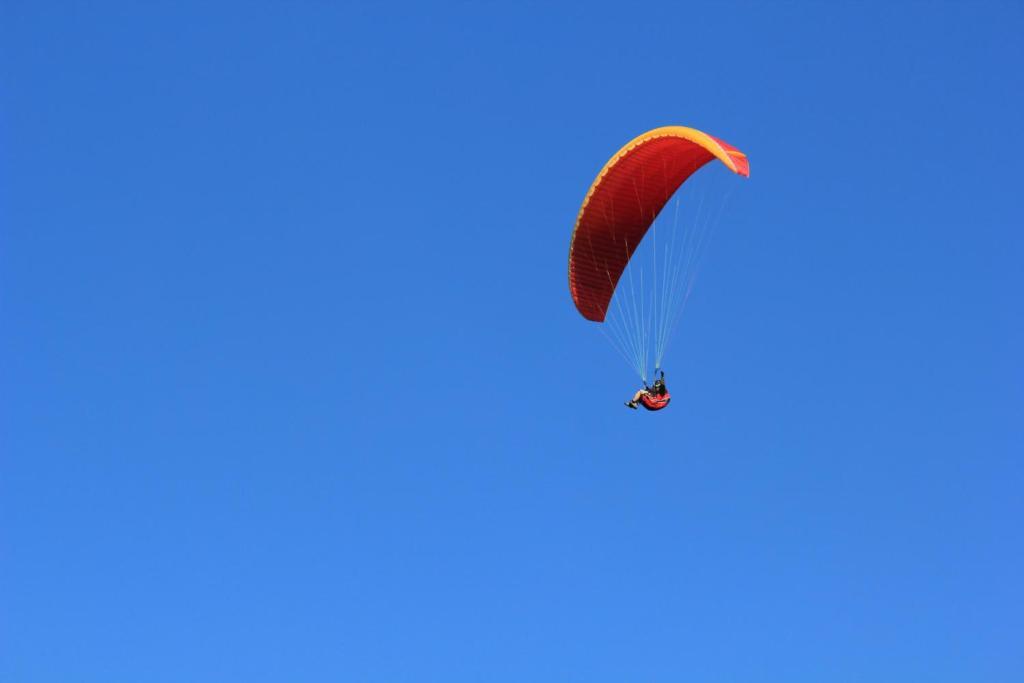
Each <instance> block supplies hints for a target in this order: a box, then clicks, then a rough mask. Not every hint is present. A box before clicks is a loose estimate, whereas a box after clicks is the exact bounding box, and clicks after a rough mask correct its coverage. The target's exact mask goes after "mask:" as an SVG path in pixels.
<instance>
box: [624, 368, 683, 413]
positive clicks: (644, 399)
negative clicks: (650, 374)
mask: <svg viewBox="0 0 1024 683" xmlns="http://www.w3.org/2000/svg"><path fill="white" fill-rule="evenodd" d="M671 400H672V395H671V394H669V393H668V387H667V386H665V373H664V372H663V373H661V377H659V378H658V379H656V380H654V385H653V386H650V387H649V386H647V385H646V384H645V385H644V388H643V389H641V390H640V391H638V392H636V393H635V394H633V398H631V399H630V400H628V401H626V407H627V408H632V409H633V410H636V409H637V406H643V407H644V408H646V409H647V410H661V409H662V408H667V407H668V404H669V401H671Z"/></svg>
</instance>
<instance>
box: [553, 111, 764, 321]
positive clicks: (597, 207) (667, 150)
mask: <svg viewBox="0 0 1024 683" xmlns="http://www.w3.org/2000/svg"><path fill="white" fill-rule="evenodd" d="M714 159H718V160H719V161H721V162H722V163H723V164H724V165H725V166H726V167H727V168H728V169H729V170H730V171H732V172H733V173H736V174H738V175H741V176H745V177H746V176H749V175H750V164H749V163H748V162H747V157H746V155H745V154H744V153H743V152H740V151H739V150H738V149H736V148H735V147H733V146H732V145H730V144H728V143H726V142H723V141H722V140H719V139H717V138H714V137H712V136H710V135H708V134H707V133H702V132H701V131H699V130H696V129H694V128H686V127H684V126H665V127H662V128H655V129H654V130H651V131H648V132H646V133H644V134H643V135H640V136H638V137H636V138H634V139H633V140H631V141H630V142H629V143H627V144H626V145H625V146H624V147H623V148H622V149H620V150H619V151H618V152H617V153H616V154H615V155H614V156H613V157H612V158H611V159H610V160H609V161H608V163H607V164H605V165H604V168H602V169H601V172H600V173H598V174H597V178H596V179H595V180H594V182H593V184H592V185H591V186H590V189H589V190H588V191H587V195H586V198H585V199H584V200H583V205H582V206H581V207H580V212H579V215H578V216H577V218H576V226H575V228H574V229H573V233H572V240H571V242H570V245H569V291H570V292H571V293H572V300H573V302H574V303H575V304H576V308H577V309H578V310H579V312H580V313H581V314H582V315H583V317H584V318H586V319H588V320H593V321H595V322H602V321H603V320H604V319H605V315H606V314H607V311H608V305H609V303H610V302H611V299H612V295H613V294H614V293H615V287H616V285H617V284H618V282H619V278H620V277H621V276H622V272H623V271H624V270H625V268H626V265H627V264H628V263H629V259H630V258H631V257H632V255H633V252H634V251H635V250H636V248H637V246H638V245H639V244H640V241H641V240H642V239H643V237H644V235H645V234H646V233H647V229H648V228H649V227H650V226H651V223H653V222H654V219H655V218H656V217H657V216H658V213H659V212H661V210H662V208H663V207H664V206H665V203H666V202H668V200H669V199H670V198H671V197H672V195H673V194H674V193H675V192H676V190H678V189H679V187H680V186H681V185H682V184H683V183H684V182H686V180H687V178H689V177H690V176H691V175H693V174H694V173H695V172H696V171H697V170H698V169H700V168H701V167H702V166H704V165H705V164H706V163H708V162H709V161H712V160H714Z"/></svg>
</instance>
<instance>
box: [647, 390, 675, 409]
mask: <svg viewBox="0 0 1024 683" xmlns="http://www.w3.org/2000/svg"><path fill="white" fill-rule="evenodd" d="M671 400H672V397H671V396H669V393H668V392H667V391H666V392H665V395H664V396H658V395H654V396H652V395H651V394H644V395H643V396H641V397H640V404H641V405H643V407H644V408H647V410H661V409H662V408H664V407H665V406H667V405H668V402H669V401H671Z"/></svg>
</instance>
